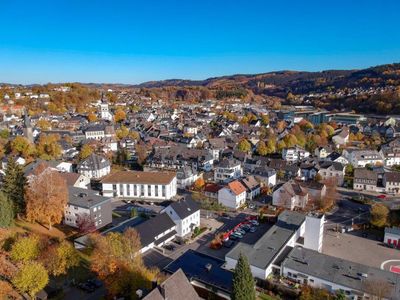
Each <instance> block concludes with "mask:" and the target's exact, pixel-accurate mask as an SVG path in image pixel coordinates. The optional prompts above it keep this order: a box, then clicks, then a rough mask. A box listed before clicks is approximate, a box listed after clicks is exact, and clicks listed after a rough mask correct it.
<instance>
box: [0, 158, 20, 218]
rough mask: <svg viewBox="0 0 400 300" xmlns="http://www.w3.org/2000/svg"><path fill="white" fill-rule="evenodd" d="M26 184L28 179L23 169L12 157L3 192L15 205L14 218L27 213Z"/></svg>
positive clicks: (9, 161) (7, 169)
mask: <svg viewBox="0 0 400 300" xmlns="http://www.w3.org/2000/svg"><path fill="white" fill-rule="evenodd" d="M25 184H26V178H25V175H24V172H23V170H22V167H21V166H20V165H19V164H17V163H16V161H15V160H14V159H13V158H12V157H10V158H9V159H8V162H7V168H6V174H5V176H4V179H3V187H2V191H3V192H4V194H5V195H6V196H7V198H8V199H9V200H10V201H11V203H12V205H13V210H14V216H15V215H16V214H18V213H24V212H25V195H24V193H25V190H24V189H25Z"/></svg>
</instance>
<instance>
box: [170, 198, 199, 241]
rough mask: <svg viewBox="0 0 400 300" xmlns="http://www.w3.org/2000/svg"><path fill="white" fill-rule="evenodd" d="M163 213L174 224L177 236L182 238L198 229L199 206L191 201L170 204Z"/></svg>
mask: <svg viewBox="0 0 400 300" xmlns="http://www.w3.org/2000/svg"><path fill="white" fill-rule="evenodd" d="M164 212H165V213H167V214H168V216H169V217H170V218H171V219H172V221H174V223H175V224H176V232H177V236H178V237H180V238H184V237H185V236H189V235H190V234H192V233H193V231H194V229H195V228H196V227H198V228H199V227H200V206H199V205H198V204H197V203H196V202H194V201H193V200H190V199H186V200H180V201H177V202H173V203H171V204H170V205H169V206H167V207H166V208H165V209H164Z"/></svg>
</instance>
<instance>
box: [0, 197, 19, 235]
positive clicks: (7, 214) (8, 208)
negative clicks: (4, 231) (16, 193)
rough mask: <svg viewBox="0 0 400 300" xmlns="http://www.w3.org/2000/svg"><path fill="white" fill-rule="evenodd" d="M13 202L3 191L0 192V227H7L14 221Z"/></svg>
mask: <svg viewBox="0 0 400 300" xmlns="http://www.w3.org/2000/svg"><path fill="white" fill-rule="evenodd" d="M14 215H15V213H14V207H13V203H12V202H11V201H10V199H8V197H7V195H6V194H4V192H0V227H1V228H8V227H10V226H11V225H12V224H13V222H14Z"/></svg>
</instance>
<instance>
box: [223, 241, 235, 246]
mask: <svg viewBox="0 0 400 300" xmlns="http://www.w3.org/2000/svg"><path fill="white" fill-rule="evenodd" d="M233 244H234V242H233V240H227V241H223V242H222V246H224V247H225V248H231V247H232V245H233Z"/></svg>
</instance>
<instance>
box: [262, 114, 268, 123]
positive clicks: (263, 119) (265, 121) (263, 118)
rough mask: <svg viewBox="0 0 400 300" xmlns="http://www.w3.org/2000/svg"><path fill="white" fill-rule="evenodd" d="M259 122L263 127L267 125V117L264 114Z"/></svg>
mask: <svg viewBox="0 0 400 300" xmlns="http://www.w3.org/2000/svg"><path fill="white" fill-rule="evenodd" d="M261 122H262V123H263V125H268V124H269V116H268V115H266V114H263V115H261Z"/></svg>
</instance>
